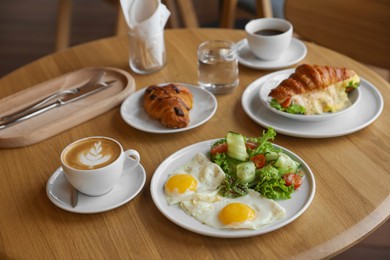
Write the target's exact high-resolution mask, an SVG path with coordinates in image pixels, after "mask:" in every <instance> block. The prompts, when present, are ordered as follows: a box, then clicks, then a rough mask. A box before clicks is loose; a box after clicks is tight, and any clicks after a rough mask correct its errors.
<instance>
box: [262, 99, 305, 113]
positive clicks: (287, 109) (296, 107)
mask: <svg viewBox="0 0 390 260" xmlns="http://www.w3.org/2000/svg"><path fill="white" fill-rule="evenodd" d="M269 104H270V106H271V107H273V108H275V109H277V110H280V111H283V112H286V113H289V114H305V112H306V109H305V108H304V107H303V106H301V105H298V104H294V103H291V105H290V106H288V107H282V106H281V105H280V104H279V103H278V102H277V101H276V99H274V98H273V99H272V100H271V102H270V103H269Z"/></svg>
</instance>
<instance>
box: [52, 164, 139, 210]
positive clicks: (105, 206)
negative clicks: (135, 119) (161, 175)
mask: <svg viewBox="0 0 390 260" xmlns="http://www.w3.org/2000/svg"><path fill="white" fill-rule="evenodd" d="M126 168H128V167H127V165H126V164H125V170H124V171H125V172H124V173H123V175H122V177H121V179H120V181H119V183H118V184H117V185H116V186H115V187H114V188H113V189H112V190H111V191H110V192H109V193H107V194H105V195H102V196H97V197H91V196H87V195H85V194H83V193H81V192H79V193H78V204H77V206H76V207H74V208H73V207H72V206H71V204H70V197H71V191H72V186H71V185H70V183H69V182H68V180H67V179H66V177H65V175H64V172H63V170H62V168H61V167H60V168H58V169H57V170H56V171H55V172H54V173H53V175H52V176H51V177H50V178H49V180H48V182H47V185H46V194H47V196H48V197H49V199H50V200H51V202H53V204H54V205H56V206H58V207H60V208H62V209H64V210H67V211H71V212H76V213H98V212H104V211H108V210H111V209H114V208H117V207H119V206H122V205H123V204H125V203H127V202H129V201H130V200H131V199H133V198H134V197H135V196H136V195H137V194H138V193H139V192H140V191H141V190H142V188H143V187H144V185H145V181H146V173H145V169H144V168H143V167H142V165H141V164H138V165H137V166H136V167H135V168H134V169H132V170H131V172H128V170H126Z"/></svg>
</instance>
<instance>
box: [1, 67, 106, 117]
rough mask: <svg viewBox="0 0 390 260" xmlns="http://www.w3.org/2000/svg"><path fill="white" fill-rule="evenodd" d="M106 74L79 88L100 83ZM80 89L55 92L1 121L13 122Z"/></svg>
mask: <svg viewBox="0 0 390 260" xmlns="http://www.w3.org/2000/svg"><path fill="white" fill-rule="evenodd" d="M104 74H105V72H104V71H99V72H98V73H96V74H94V75H93V76H92V78H90V79H89V80H88V81H87V82H86V83H85V84H83V85H82V86H80V87H79V88H81V87H84V86H87V85H94V84H96V83H98V82H99V81H100V80H101V79H102V78H103V77H104ZM79 88H74V89H63V90H58V91H57V92H54V93H53V94H51V95H50V96H48V97H46V98H44V99H42V100H40V101H38V102H37V103H34V104H32V105H31V106H28V107H25V108H23V109H21V110H19V111H17V112H14V113H12V114H9V115H6V116H3V117H2V118H0V121H11V120H12V119H14V118H18V117H20V116H22V115H25V114H28V113H30V112H31V111H34V110H35V109H37V108H38V107H41V106H43V105H44V104H46V103H48V102H49V101H51V100H53V99H55V98H58V97H62V96H64V95H69V94H75V93H77V92H78V91H79V90H78V89H79Z"/></svg>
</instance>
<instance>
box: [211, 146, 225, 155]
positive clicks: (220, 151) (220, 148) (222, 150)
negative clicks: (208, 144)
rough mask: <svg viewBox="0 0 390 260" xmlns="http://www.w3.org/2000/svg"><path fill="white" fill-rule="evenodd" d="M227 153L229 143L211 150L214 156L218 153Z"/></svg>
mask: <svg viewBox="0 0 390 260" xmlns="http://www.w3.org/2000/svg"><path fill="white" fill-rule="evenodd" d="M226 152H227V143H222V144H217V145H216V146H214V147H213V148H211V150H210V154H212V155H214V154H217V153H226Z"/></svg>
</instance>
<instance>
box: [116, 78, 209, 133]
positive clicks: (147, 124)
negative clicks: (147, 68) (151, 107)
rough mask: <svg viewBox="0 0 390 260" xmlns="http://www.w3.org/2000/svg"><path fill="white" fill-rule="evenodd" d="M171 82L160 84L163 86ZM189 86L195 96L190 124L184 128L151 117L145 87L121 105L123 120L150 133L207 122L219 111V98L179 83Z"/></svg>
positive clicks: (169, 130)
mask: <svg viewBox="0 0 390 260" xmlns="http://www.w3.org/2000/svg"><path fill="white" fill-rule="evenodd" d="M166 84H169V83H162V84H158V85H159V86H163V85H166ZM177 84H180V85H182V86H184V87H186V88H188V89H189V90H190V91H191V93H192V95H193V98H194V101H193V107H192V109H191V110H190V124H189V125H188V126H187V127H184V128H177V129H172V128H167V127H165V126H163V125H162V124H161V123H160V122H159V121H158V120H156V119H153V118H151V117H150V116H149V115H148V114H147V113H146V111H145V109H144V105H143V96H144V92H145V89H146V87H145V88H143V89H140V90H138V91H137V92H135V93H134V94H132V95H130V96H129V97H128V98H127V99H126V100H125V101H124V102H123V103H122V106H121V116H122V118H123V120H125V122H126V123H127V124H129V125H130V126H132V127H134V128H136V129H138V130H141V131H144V132H149V133H158V134H166V133H177V132H183V131H187V130H190V129H193V128H195V127H198V126H200V125H202V124H204V123H206V122H207V121H208V120H209V119H210V118H211V117H212V116H213V115H214V114H215V112H216V111H217V99H216V98H215V96H214V95H213V94H212V93H210V92H208V91H207V90H204V89H202V88H200V87H198V86H195V85H192V84H187V83H177Z"/></svg>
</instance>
